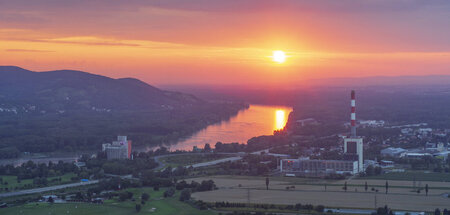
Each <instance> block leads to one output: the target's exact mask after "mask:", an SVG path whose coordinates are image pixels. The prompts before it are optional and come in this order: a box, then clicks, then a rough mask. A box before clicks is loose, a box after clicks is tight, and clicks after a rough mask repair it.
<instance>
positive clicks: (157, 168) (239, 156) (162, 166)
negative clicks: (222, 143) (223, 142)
mask: <svg viewBox="0 0 450 215" xmlns="http://www.w3.org/2000/svg"><path fill="white" fill-rule="evenodd" d="M202 154H211V153H203V152H199V153H182V154H166V155H158V156H155V157H154V159H155V161H156V162H157V163H158V166H157V167H156V168H155V169H156V170H163V169H165V168H166V164H165V163H163V162H162V161H160V159H161V158H165V157H172V156H177V155H202ZM216 154H222V155H234V156H235V157H232V158H231V161H234V160H240V159H241V158H242V157H241V156H242V155H244V154H245V153H244V154H242V153H216ZM238 158H239V159H238ZM227 159H230V158H224V159H220V160H215V161H209V162H205V163H198V164H193V165H188V166H186V167H190V166H192V167H194V168H196V167H202V166H209V165H214V164H218V163H222V162H227V161H230V160H227ZM216 161H220V162H217V163H214V162H216ZM196 165H199V166H196Z"/></svg>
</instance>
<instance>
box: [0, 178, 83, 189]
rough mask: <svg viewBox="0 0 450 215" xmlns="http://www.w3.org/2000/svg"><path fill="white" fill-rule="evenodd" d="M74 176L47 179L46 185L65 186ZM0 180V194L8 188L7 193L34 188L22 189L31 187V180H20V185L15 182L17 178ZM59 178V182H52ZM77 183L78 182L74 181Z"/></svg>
mask: <svg viewBox="0 0 450 215" xmlns="http://www.w3.org/2000/svg"><path fill="white" fill-rule="evenodd" d="M74 176H76V175H75V174H74V173H68V174H64V175H61V176H56V177H49V178H47V181H48V185H47V186H53V185H58V184H67V183H72V182H73V181H72V180H71V178H72V177H74ZM0 178H2V179H3V184H1V185H0V188H3V189H2V190H0V192H6V191H5V188H8V190H9V191H15V190H22V189H31V188H35V187H36V186H34V187H31V188H30V187H27V188H24V187H25V185H31V186H33V179H24V180H21V181H20V183H19V182H18V181H17V176H12V175H0ZM59 178H61V181H59V180H58V181H52V180H54V179H59ZM5 182H7V185H5V184H4V183H5ZM76 182H78V181H76ZM16 187H17V189H16Z"/></svg>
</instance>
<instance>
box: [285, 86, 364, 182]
mask: <svg viewBox="0 0 450 215" xmlns="http://www.w3.org/2000/svg"><path fill="white" fill-rule="evenodd" d="M350 96H351V97H350V98H351V100H350V107H351V111H350V135H349V136H346V137H344V156H343V160H311V159H309V158H298V159H282V160H281V161H280V172H281V173H282V174H284V175H289V176H325V175H328V174H351V175H354V174H357V173H360V172H364V158H363V138H362V137H359V136H357V135H356V95H355V91H354V90H352V91H351V94H350Z"/></svg>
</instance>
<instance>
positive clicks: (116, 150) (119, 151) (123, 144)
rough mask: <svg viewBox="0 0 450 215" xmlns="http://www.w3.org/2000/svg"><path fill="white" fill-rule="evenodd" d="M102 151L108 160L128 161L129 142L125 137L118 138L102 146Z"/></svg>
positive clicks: (129, 152) (129, 156)
mask: <svg viewBox="0 0 450 215" xmlns="http://www.w3.org/2000/svg"><path fill="white" fill-rule="evenodd" d="M102 151H104V152H106V157H107V158H108V160H110V159H130V158H131V140H127V136H118V137H117V140H116V141H113V142H112V143H105V144H102Z"/></svg>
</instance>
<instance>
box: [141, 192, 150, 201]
mask: <svg viewBox="0 0 450 215" xmlns="http://www.w3.org/2000/svg"><path fill="white" fill-rule="evenodd" d="M149 198H150V195H148V193H143V194H142V195H141V199H143V200H145V201H147V200H148V199H149Z"/></svg>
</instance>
